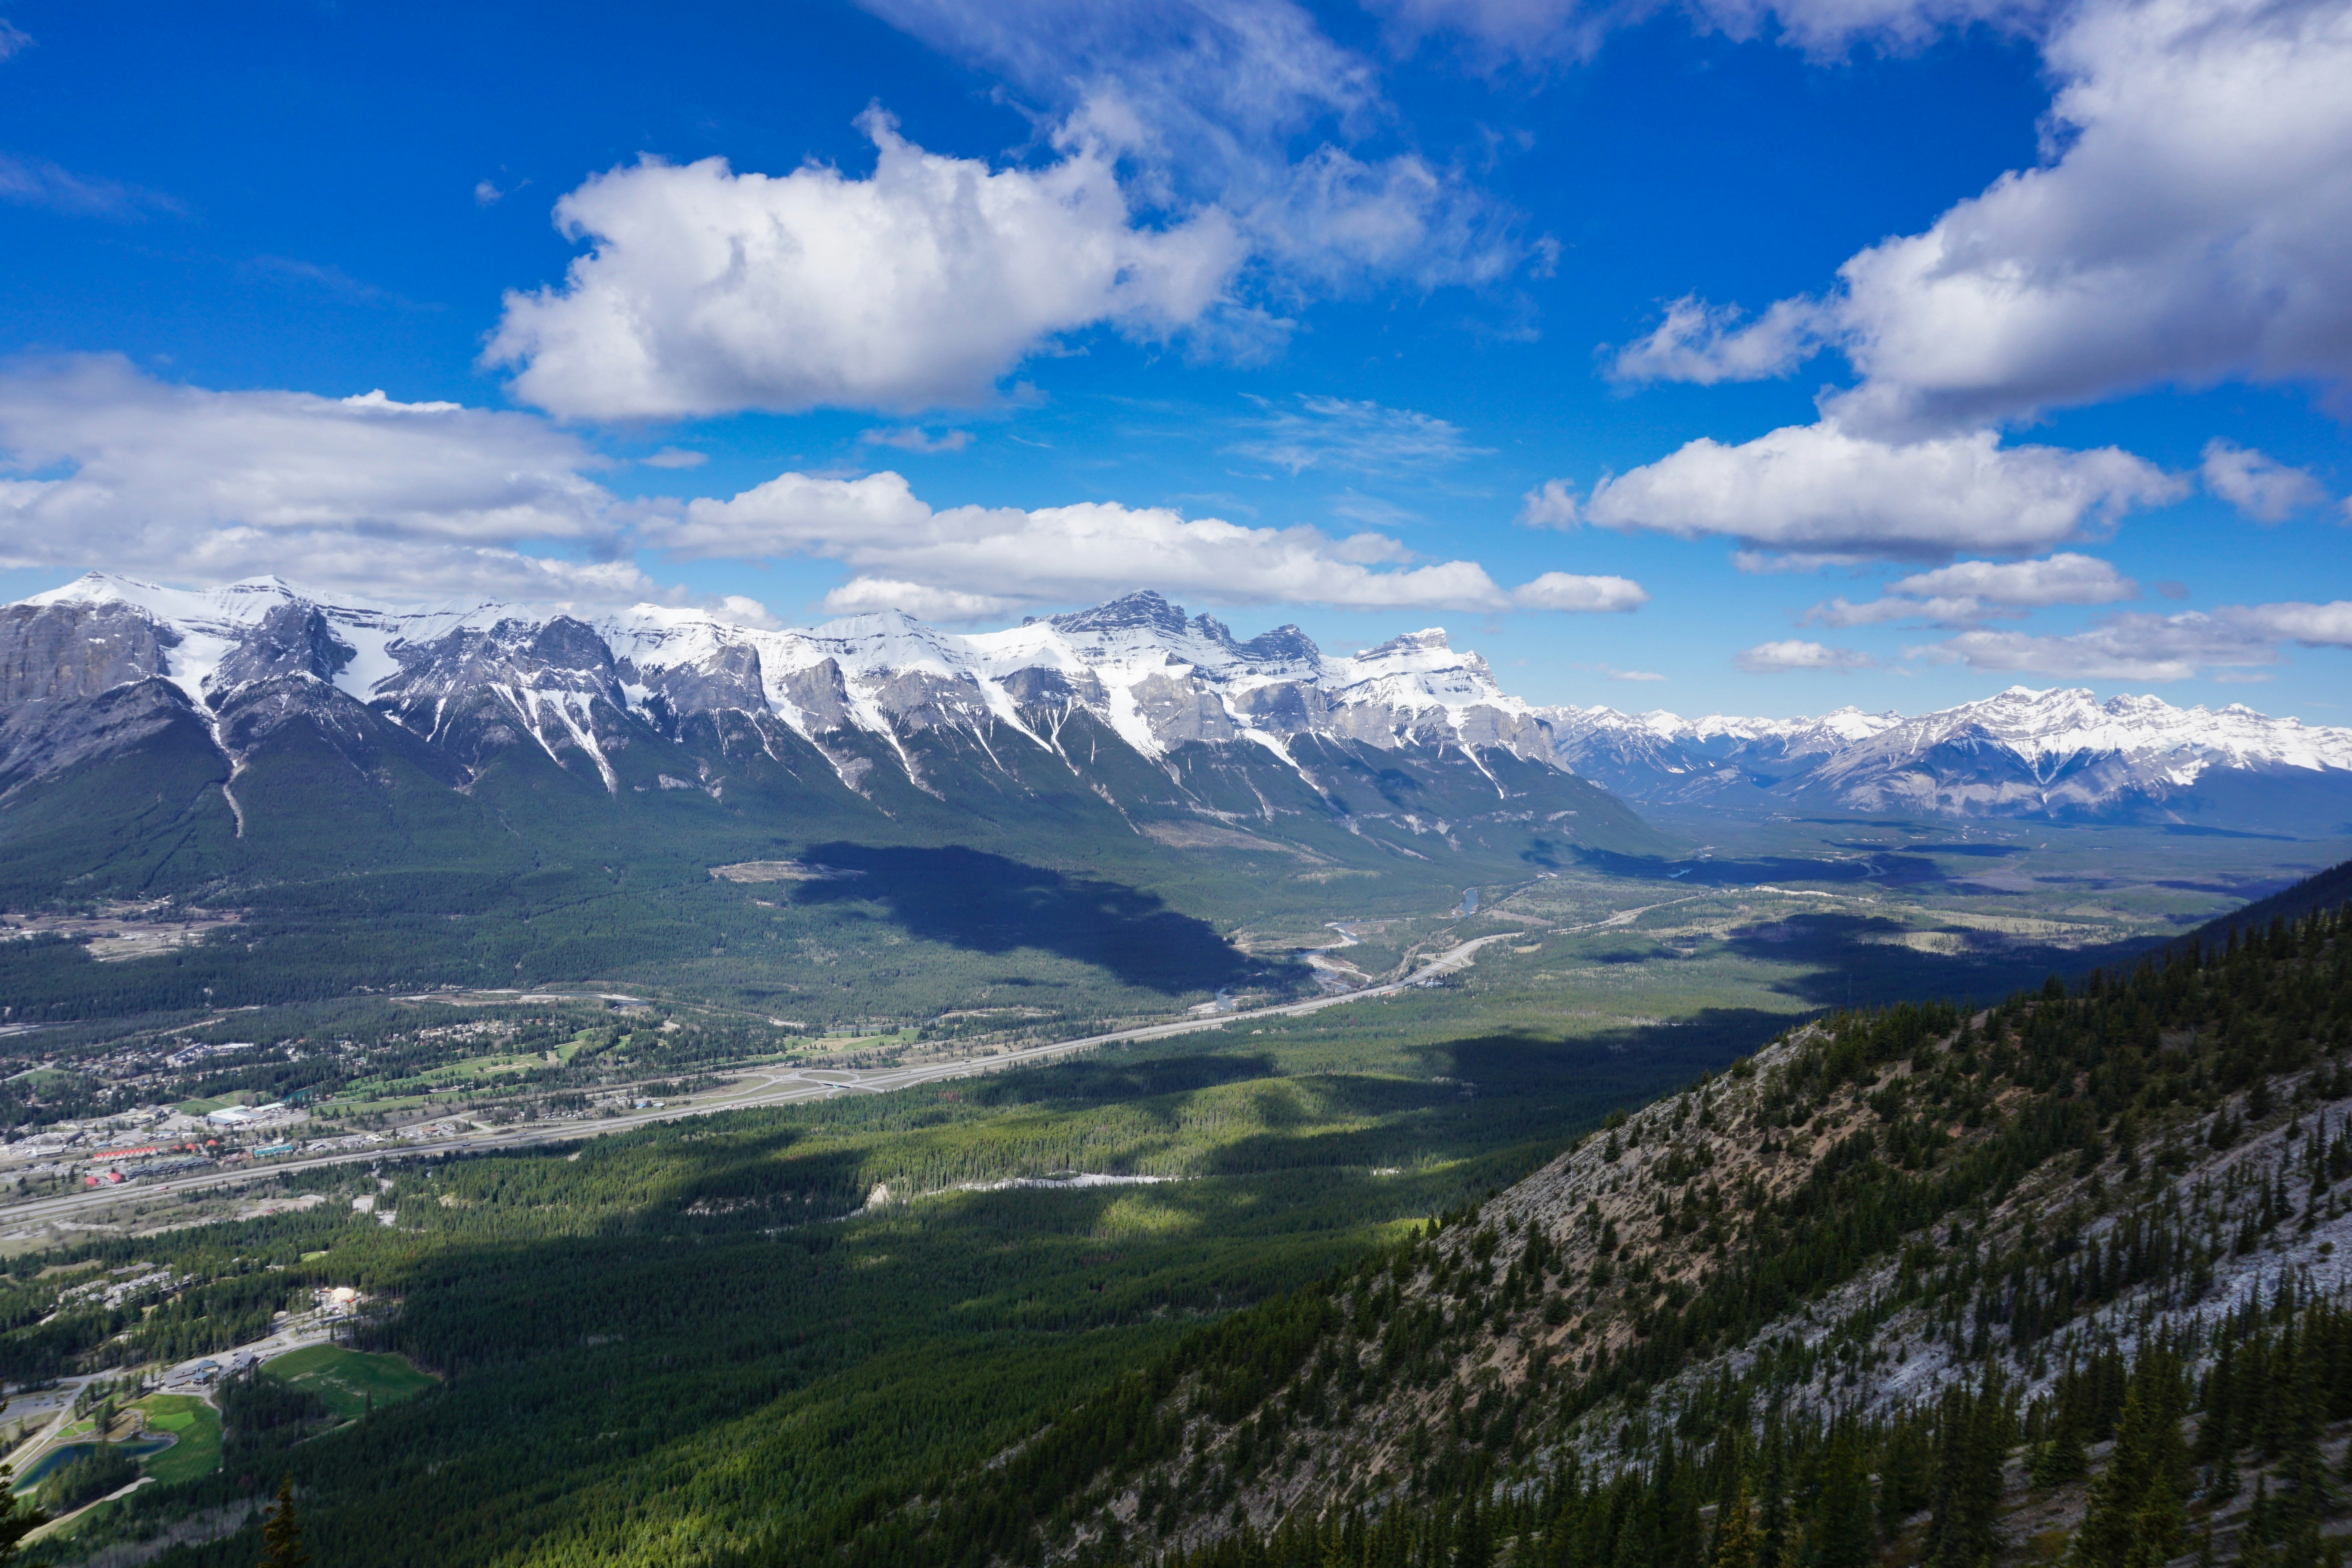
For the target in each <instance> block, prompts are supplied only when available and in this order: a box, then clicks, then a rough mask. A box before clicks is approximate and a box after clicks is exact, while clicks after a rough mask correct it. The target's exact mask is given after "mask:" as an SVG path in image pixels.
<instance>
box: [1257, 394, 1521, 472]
mask: <svg viewBox="0 0 2352 1568" xmlns="http://www.w3.org/2000/svg"><path fill="white" fill-rule="evenodd" d="M1253 401H1255V402H1256V403H1257V404H1258V406H1259V407H1260V408H1261V409H1262V410H1263V413H1262V414H1261V416H1259V417H1258V418H1256V419H1255V420H1253V421H1251V426H1252V429H1253V432H1254V433H1253V434H1252V435H1251V436H1250V437H1248V438H1247V439H1245V440H1242V441H1237V442H1235V443H1234V444H1233V445H1232V446H1230V447H1226V448H1225V450H1226V451H1227V452H1229V453H1231V454H1233V455H1234V456H1235V457H1238V458H1247V459H1249V460H1250V461H1252V462H1255V463H1264V464H1265V465H1266V466H1268V467H1269V468H1281V469H1284V470H1286V472H1289V473H1291V474H1294V475H1295V474H1301V473H1305V472H1306V471H1307V469H1309V468H1321V469H1336V470H1344V471H1346V472H1349V473H1358V474H1381V475H1391V476H1394V475H1402V474H1415V473H1424V472H1428V471H1431V470H1433V469H1437V468H1450V467H1452V466H1453V465H1454V464H1456V463H1459V462H1462V461H1464V460H1465V459H1466V458H1474V457H1481V456H1484V455H1485V454H1486V450H1487V449H1486V447H1475V446H1472V445H1471V444H1470V441H1469V439H1468V437H1465V435H1464V434H1463V432H1462V429H1461V427H1460V426H1456V425H1454V424H1453V423H1451V422H1450V421H1447V420H1444V419H1440V418H1438V417H1436V416H1433V415H1429V414H1422V413H1417V412H1415V411H1414V410H1412V409H1410V408H1390V407H1386V406H1383V405H1381V404H1378V403H1373V402H1370V400H1366V399H1353V398H1345V397H1318V396H1311V395H1304V394H1302V395H1300V396H1299V398H1298V399H1297V405H1296V406H1291V405H1278V404H1274V403H1269V402H1267V401H1265V399H1262V398H1259V399H1253Z"/></svg>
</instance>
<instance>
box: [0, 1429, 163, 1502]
mask: <svg viewBox="0 0 2352 1568" xmlns="http://www.w3.org/2000/svg"><path fill="white" fill-rule="evenodd" d="M114 1446H115V1447H118V1448H120V1449H121V1450H122V1451H123V1452H124V1453H126V1454H128V1455H130V1456H131V1458H134V1459H143V1458H146V1457H147V1456H148V1455H150V1454H160V1453H162V1452H163V1450H164V1449H166V1448H168V1447H171V1446H172V1445H171V1442H170V1440H169V1439H167V1438H163V1437H142V1438H140V1439H139V1440H138V1441H137V1442H135V1443H117V1444H116V1445H114ZM96 1447H98V1445H97V1444H95V1443H68V1444H67V1445H66V1446H65V1447H62V1448H52V1449H50V1450H49V1451H48V1452H47V1453H46V1454H44V1455H42V1456H41V1459H40V1463H38V1464H37V1465H35V1466H34V1467H33V1468H31V1469H29V1470H26V1472H25V1473H24V1474H23V1475H21V1476H18V1477H17V1478H16V1488H15V1489H16V1490H17V1491H20V1492H21V1491H29V1490H30V1489H33V1488H34V1487H37V1486H38V1485H40V1484H41V1483H42V1482H43V1481H45V1480H47V1479H49V1477H50V1476H51V1475H53V1474H55V1473H56V1472H57V1471H58V1470H59V1469H62V1468H64V1467H66V1466H68V1465H70V1464H72V1463H73V1462H74V1461H75V1460H76V1459H79V1458H84V1457H85V1456H87V1455H88V1454H89V1452H90V1451H91V1450H92V1449H94V1448H96Z"/></svg>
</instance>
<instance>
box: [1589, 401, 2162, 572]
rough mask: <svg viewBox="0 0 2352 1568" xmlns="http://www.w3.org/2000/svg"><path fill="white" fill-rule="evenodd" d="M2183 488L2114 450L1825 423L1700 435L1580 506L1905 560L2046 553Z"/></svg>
mask: <svg viewBox="0 0 2352 1568" xmlns="http://www.w3.org/2000/svg"><path fill="white" fill-rule="evenodd" d="M2181 489H2182V487H2181V483H2180V481H2179V480H2178V479H2173V478H2171V477H2169V476H2168V475H2166V474H2165V473H2164V472H2163V471H2162V470H2160V469H2158V468H2157V467H2155V465H2153V464H2151V463H2148V462H2147V461H2146V460H2144V459H2142V458H2137V457H2134V456H2132V455H2131V454H2130V453H2128V452H2125V451H2122V450H2119V449H2117V448H2116V447H2099V448H2096V449H2095V450H2091V451H2070V450H2067V449H2064V448H2061V447H2031V446H2029V447H2004V446H2002V445H2001V443H2000V437H1998V436H1997V435H1996V434H1995V433H1993V432H1992V431H1990V430H1976V431H1970V432H1968V433H1966V434H1962V435H1956V436H1944V437H1931V438H1927V439H1922V440H1916V441H1907V442H1896V441H1882V440H1876V439H1873V438H1871V437H1865V436H1862V435H1858V434H1855V433H1853V432H1852V431H1850V430H1848V429H1846V428H1845V427H1844V426H1842V425H1841V424H1839V423H1838V422H1837V421H1835V420H1824V421H1822V423H1820V424H1817V425H1802V426H1786V427H1784V428H1781V429H1779V430H1774V431H1772V432H1770V433H1769V434H1768V435H1764V436H1759V437H1757V438H1756V439H1755V440H1753V441H1748V442H1746V443H1743V444H1741V445H1739V446H1727V445H1725V444H1723V443H1721V442H1718V441H1715V440H1713V439H1710V438H1707V437H1701V438H1699V439H1698V440H1696V441H1693V442H1691V443H1689V444H1688V445H1686V446H1685V447H1682V448H1681V449H1680V450H1679V451H1676V452H1675V453H1672V454H1670V455H1669V456H1667V457H1664V458H1660V459H1659V460H1658V461H1656V462H1654V463H1650V464H1646V465H1644V466H1643V467H1641V468H1633V469H1632V470H1630V471H1628V472H1626V473H1623V474H1621V475H1618V476H1616V477H1615V478H1613V479H1603V480H1602V481H1601V483H1599V484H1598V485H1595V486H1594V487H1593V489H1592V493H1591V496H1590V497H1589V498H1588V499H1587V500H1586V501H1585V505H1584V513H1585V516H1586V517H1587V518H1588V519H1589V520H1590V521H1593V522H1596V523H1599V524H1601V525H1603V526H1605V527H1611V528H1646V529H1654V530H1656V531H1660V532H1664V533H1674V534H1680V535H1683V536H1685V537H1686V538H1687V537H1696V536H1699V535H1703V534H1725V535H1728V536H1730V537H1732V538H1735V539H1738V540H1740V541H1741V542H1744V543H1747V544H1748V545H1750V546H1757V547H1763V548H1767V549H1772V550H1785V551H1791V552H1800V553H1806V554H1846V555H1866V556H1876V557H1894V558H1897V559H1900V558H1904V557H1912V558H1917V557H1923V556H1924V557H1935V556H1945V555H1950V554H1953V553H1955V552H1959V551H1968V550H1978V551H1990V552H2014V553H2024V552H2032V551H2037V550H2043V549H2047V548H2049V547H2050V546H2052V545H2053V544H2059V543H2063V542H2067V541H2069V540H2073V539H2076V538H2079V537H2082V536H2084V535H2085V534H2089V533H2094V532H2096V531H2099V530H2101V529H2103V528H2104V527H2105V526H2107V525H2109V524H2111V523H2112V522H2113V521H2115V520H2116V518H2117V517H2119V516H2121V515H2122V514H2123V513H2124V512H2125V511H2126V510H2129V509H2131V508H2133V507H2136V506H2145V505H2150V504H2153V503H2156V502H2159V501H2165V500H2173V499H2175V498H2176V497H2178V496H2179V494H2180V493H2181Z"/></svg>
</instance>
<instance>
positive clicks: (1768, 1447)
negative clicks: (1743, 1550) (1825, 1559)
mask: <svg viewBox="0 0 2352 1568" xmlns="http://www.w3.org/2000/svg"><path fill="white" fill-rule="evenodd" d="M1764 1445H1765V1446H1764V1518H1763V1527H1762V1529H1761V1531H1759V1534H1758V1537H1757V1542H1756V1568H1785V1565H1786V1564H1787V1563H1789V1561H1790V1552H1789V1472H1788V1461H1787V1456H1786V1454H1785V1453H1784V1452H1783V1450H1782V1447H1781V1440H1780V1431H1779V1429H1778V1428H1777V1427H1776V1428H1774V1429H1773V1430H1771V1431H1769V1432H1767V1433H1766V1434H1765V1437H1764Z"/></svg>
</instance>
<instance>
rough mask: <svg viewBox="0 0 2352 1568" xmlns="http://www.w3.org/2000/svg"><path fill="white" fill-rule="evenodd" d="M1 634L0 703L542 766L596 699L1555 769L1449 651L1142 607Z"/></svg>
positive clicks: (125, 616)
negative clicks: (159, 716) (269, 730)
mask: <svg viewBox="0 0 2352 1568" xmlns="http://www.w3.org/2000/svg"><path fill="white" fill-rule="evenodd" d="M7 615H8V617H9V619H8V629H7V633H6V634H5V637H6V640H5V653H0V658H5V662H0V706H14V705H15V704H16V703H18V702H21V701H25V700H41V699H45V698H53V697H58V696H82V697H87V696H94V695H96V694H97V693H98V692H99V691H101V690H103V689H108V688H110V687H113V686H117V685H121V684H124V683H126V682H130V681H134V680H138V679H145V678H148V677H160V678H162V679H164V680H166V681H168V682H170V683H171V684H172V685H173V687H175V688H177V689H178V690H179V691H180V692H181V693H183V694H184V696H185V698H186V699H187V700H188V702H189V703H190V704H191V705H192V706H193V707H194V708H195V709H198V710H205V711H217V710H218V709H219V708H220V705H221V703H222V702H223V701H224V700H226V699H227V698H228V697H229V696H230V695H231V694H233V693H234V692H235V691H236V690H237V689H240V688H242V687H244V686H247V685H250V684H252V683H254V682H256V681H259V680H265V679H274V678H277V677H279V676H284V675H289V674H301V675H306V676H309V677H310V678H311V679H316V680H319V681H321V682H324V683H326V684H328V685H331V686H332V687H333V688H334V689H338V690H340V691H341V692H343V693H344V694H346V695H348V696H350V697H352V699H354V700H358V701H360V702H362V703H366V704H369V705H371V706H373V707H376V708H378V709H380V710H383V711H385V712H387V713H389V714H390V715H391V716H393V717H394V719H396V720H397V721H399V722H400V723H401V724H402V725H403V726H404V727H405V728H407V729H408V730H410V731H414V732H415V733H417V734H419V735H421V736H423V737H425V739H427V740H433V739H437V738H438V737H439V736H440V735H441V733H442V732H443V731H444V730H445V729H446V726H447V724H448V723H449V722H450V721H451V719H452V717H453V712H454V709H453V701H454V700H458V699H462V698H463V697H465V696H467V695H469V694H488V696H490V697H492V698H494V699H495V700H497V701H499V702H500V703H502V704H504V705H505V706H506V707H507V708H508V709H509V710H510V711H511V717H512V718H513V719H514V720H515V721H517V722H519V723H520V724H521V725H523V726H524V727H525V728H526V729H527V730H528V731H529V732H530V734H531V735H532V736H533V737H534V738H536V739H537V740H539V742H540V743H541V745H542V746H547V747H550V748H552V747H553V745H554V744H555V743H556V741H557V739H558V738H559V737H561V738H562V739H565V740H569V741H571V742H573V743H575V744H577V745H579V746H582V747H583V748H585V749H587V750H589V751H591V752H595V751H596V749H597V748H596V742H595V738H594V735H593V731H591V729H590V728H589V724H588V721H589V717H590V710H591V708H592V707H593V705H594V704H595V703H597V702H599V701H602V702H604V703H608V704H610V705H611V706H613V707H614V708H616V709H619V710H625V711H636V712H642V713H645V714H647V715H649V716H651V717H653V718H654V719H655V720H656V721H657V722H658V723H661V724H662V725H664V726H665V727H674V726H675V724H676V722H677V721H678V720H679V719H681V718H684V717H687V716H690V715H693V714H698V713H704V712H709V711H712V710H740V711H750V712H759V713H764V714H768V715H772V716H773V717H774V718H775V719H776V720H778V721H782V723H783V724H784V725H785V726H786V727H787V728H789V729H791V730H792V731H794V732H795V733H797V734H798V735H800V736H801V737H803V739H807V740H812V741H821V740H822V738H823V737H824V736H827V735H830V734H833V733H835V732H836V731H842V730H845V729H847V730H856V731H865V732H866V733H869V734H872V735H875V736H878V737H881V738H884V739H886V740H891V741H895V740H896V739H898V737H900V736H902V735H903V734H904V733H906V732H907V731H919V730H925V729H930V728H934V727H938V726H943V725H950V726H952V725H963V726H969V725H971V724H972V723H974V722H978V721H983V720H988V719H993V720H994V721H997V722H999V723H1001V724H1003V725H1005V726H1008V727H1010V728H1012V729H1013V730H1014V731H1020V732H1022V733H1024V734H1030V738H1031V739H1033V740H1034V741H1036V742H1039V743H1040V744H1046V743H1047V741H1046V737H1045V735H1044V734H1042V733H1033V732H1032V730H1033V726H1032V723H1031V717H1030V716H1034V712H1035V711H1036V710H1039V709H1041V708H1043V709H1046V710H1051V709H1054V708H1062V709H1065V710H1066V709H1068V708H1071V707H1074V706H1075V707H1084V708H1086V709H1087V710H1091V711H1092V712H1094V713H1095V714H1096V715H1097V717H1098V718H1100V719H1101V720H1102V721H1104V722H1105V723H1107V724H1108V726H1109V727H1110V728H1111V729H1112V730H1113V731H1116V732H1117V733H1118V735H1119V736H1120V738H1121V739H1123V740H1124V741H1126V742H1127V743H1128V744H1129V745H1130V746H1131V747H1133V748H1134V749H1135V750H1136V751H1138V752H1141V753H1142V754H1144V755H1146V756H1149V757H1153V758H1158V757H1160V756H1161V755H1163V754H1164V753H1165V752H1167V751H1168V750H1169V749H1170V748H1171V747H1172V746H1176V745H1179V744H1181V743H1183V742H1188V741H1208V742H1233V741H1242V742H1252V743H1255V744H1257V745H1260V746H1264V747H1265V748H1266V749H1268V750H1269V751H1272V752H1276V754H1284V755H1286V752H1285V743H1286V742H1287V741H1289V740H1290V739H1291V738H1293V737H1295V736H1297V735H1300V734H1318V735H1328V736H1334V737H1339V738H1344V739H1348V740H1354V741H1361V742H1368V743H1370V744H1372V745H1375V746H1383V747H1395V746H1404V745H1416V744H1426V745H1433V746H1444V745H1448V744H1458V745H1463V746H1466V747H1468V748H1469V749H1470V750H1471V751H1472V752H1475V751H1476V750H1478V749H1485V748H1500V749H1503V750H1506V751H1508V752H1513V753H1514V754H1517V755H1519V756H1522V757H1528V758H1547V759H1548V758H1549V750H1550V745H1549V732H1548V731H1546V729H1545V728H1544V727H1543V726H1542V725H1541V723H1540V722H1539V721H1537V720H1536V719H1535V718H1534V710H1532V709H1531V708H1529V706H1528V704H1527V703H1525V702H1522V701H1520V700H1518V699H1517V698H1514V697H1510V696H1507V695H1506V694H1505V693H1504V692H1503V691H1502V690H1501V689H1500V688H1499V687H1497V686H1496V682H1495V679H1494V676H1493V674H1492V672H1491V671H1489V670H1488V669H1487V668H1486V661H1485V660H1484V659H1482V658H1479V657H1478V656H1477V655H1476V654H1475V653H1466V654H1465V653H1457V652H1455V651H1454V650H1453V648H1451V647H1449V646H1448V644H1447V642H1446V637H1445V634H1444V632H1443V631H1422V632H1411V633H1407V634H1406V635H1404V636H1402V637H1397V638H1395V639H1393V640H1391V641H1390V642H1387V643H1384V644H1382V645H1381V647H1376V648H1373V649H1371V650H1370V651H1369V652H1366V653H1364V654H1361V655H1359V656H1356V657H1352V658H1331V657H1327V656H1326V655H1324V654H1323V653H1322V652H1320V650H1318V648H1317V647H1316V646H1315V645H1314V644H1313V643H1312V642H1311V641H1309V640H1308V639H1307V637H1306V635H1305V634H1304V633H1302V632H1301V631H1299V629H1298V628H1297V626H1282V627H1279V628H1277V629H1276V630H1274V631H1270V632H1267V633H1265V634H1264V635H1262V636H1260V637H1254V638H1252V639H1250V640H1249V641H1247V642H1240V641H1237V640H1235V638H1234V636H1233V634H1232V633H1231V632H1230V631H1229V630H1228V629H1227V628H1226V627H1225V626H1223V624H1222V623H1220V622H1219V621H1217V620H1216V619H1214V618H1213V617H1212V616H1205V615H1203V616H1192V617H1191V618H1190V619H1187V618H1186V616H1185V615H1184V612H1183V611H1182V610H1181V609H1180V608H1178V607H1177V606H1175V605H1171V604H1170V603H1169V602H1168V601H1167V600H1166V599H1164V598H1162V597H1161V596H1160V595H1158V594H1153V593H1139V594H1132V595H1128V596H1127V597H1125V598H1122V599H1118V600H1116V601H1114V602H1112V603H1110V604H1107V605H1099V606H1097V607H1096V608H1094V609H1090V610H1084V611H1080V612H1078V613H1077V614H1075V615H1067V616H1055V617H1053V618H1052V619H1050V620H1036V619H1032V620H1030V621H1027V622H1025V623H1024V624H1023V625H1021V626H1015V627H1013V628H1011V629H1009V630H1005V631H998V632H984V633H979V634H976V635H966V636H958V635H954V634H950V633H947V632H941V631H939V630H936V629H934V628H932V627H930V626H925V625H923V624H922V623H920V622H919V621H917V620H915V619H913V618H912V617H911V616H905V615H902V614H898V613H895V612H893V613H887V614H879V615H864V616H850V617H847V618H845V619H842V620H836V621H830V622H827V623H825V624H824V625H823V626H814V627H809V628H806V629H800V628H793V629H783V630H769V629H762V628H759V627H752V626H740V625H736V624H733V623H730V622H727V621H722V620H717V619H714V618H712V617H710V616H706V615H702V614H699V613H698V612H693V611H679V610H672V609H667V608H663V607H661V606H657V605H638V606H636V607H635V608H634V609H630V610H626V611H622V612H619V613H617V614H614V615H609V616H599V617H596V618H593V619H580V618H575V617H573V616H568V615H561V614H549V613H546V612H535V611H532V610H530V609H528V608H526V607H523V606H518V605H506V604H499V603H488V602H485V603H471V604H463V605H440V606H434V607H425V608H404V609H403V608H393V607H388V606H384V605H366V604H359V603H353V602H351V601H349V600H336V599H328V598H313V597H310V596H309V595H304V594H302V593H300V592H299V591H298V590H296V589H295V588H293V587H291V586H289V584H285V583H282V582H279V581H278V580H277V579H275V578H262V579H256V580H252V581H247V582H242V583H235V584H229V585H228V586H226V587H224V588H215V589H208V590H201V591H193V592H192V591H186V590H180V589H172V588H163V587H158V586H155V585H153V584H145V583H136V582H132V581H130V580H128V579H125V578H121V577H112V576H107V575H103V574H97V573H92V574H89V575H88V576H86V577H83V578H81V579H79V580H78V581H76V582H74V583H70V584H67V585H66V586H64V587H62V588H57V589H53V590H51V591H50V592H48V593H46V594H38V595H34V596H32V597H31V598H29V599H26V600H25V601H23V602H22V603H21V604H19V605H11V606H9V608H8V611H7ZM77 648H78V649H79V653H78V654H76V653H74V652H73V651H72V650H75V649H77ZM608 782H609V781H608Z"/></svg>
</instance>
